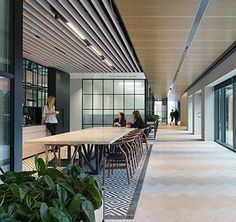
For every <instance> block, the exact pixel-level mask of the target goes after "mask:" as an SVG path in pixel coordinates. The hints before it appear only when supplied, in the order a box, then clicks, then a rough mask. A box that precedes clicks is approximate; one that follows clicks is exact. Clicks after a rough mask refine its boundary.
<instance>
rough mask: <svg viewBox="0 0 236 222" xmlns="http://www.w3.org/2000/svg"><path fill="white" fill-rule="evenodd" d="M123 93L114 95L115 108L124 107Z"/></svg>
mask: <svg viewBox="0 0 236 222" xmlns="http://www.w3.org/2000/svg"><path fill="white" fill-rule="evenodd" d="M123 106H124V104H123V95H114V108H115V109H123Z"/></svg>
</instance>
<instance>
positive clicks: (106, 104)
mask: <svg viewBox="0 0 236 222" xmlns="http://www.w3.org/2000/svg"><path fill="white" fill-rule="evenodd" d="M145 87H146V80H121V79H94V80H91V79H84V80H83V128H89V127H99V126H111V125H112V123H113V120H114V118H116V115H117V114H118V113H119V112H124V113H125V117H126V121H128V122H132V121H133V120H132V112H133V111H134V110H139V111H140V113H141V115H142V117H143V118H145Z"/></svg>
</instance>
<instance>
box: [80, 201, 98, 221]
mask: <svg viewBox="0 0 236 222" xmlns="http://www.w3.org/2000/svg"><path fill="white" fill-rule="evenodd" d="M82 209H83V212H84V214H85V215H86V219H87V221H88V222H95V215H94V207H93V204H92V202H91V201H89V200H84V201H83V202H82Z"/></svg>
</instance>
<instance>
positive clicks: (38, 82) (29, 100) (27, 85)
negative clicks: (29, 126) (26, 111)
mask: <svg viewBox="0 0 236 222" xmlns="http://www.w3.org/2000/svg"><path fill="white" fill-rule="evenodd" d="M47 97H48V68H47V67H44V66H41V65H39V64H37V63H34V62H32V61H30V60H27V59H24V60H23V99H22V102H23V105H24V106H25V107H43V106H44V105H45V104H46V101H47Z"/></svg>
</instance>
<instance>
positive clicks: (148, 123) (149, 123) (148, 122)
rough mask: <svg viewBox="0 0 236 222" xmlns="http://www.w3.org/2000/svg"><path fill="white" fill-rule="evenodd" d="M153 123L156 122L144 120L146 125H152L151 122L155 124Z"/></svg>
mask: <svg viewBox="0 0 236 222" xmlns="http://www.w3.org/2000/svg"><path fill="white" fill-rule="evenodd" d="M155 123H156V122H155V121H147V122H146V124H147V125H153V124H155Z"/></svg>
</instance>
